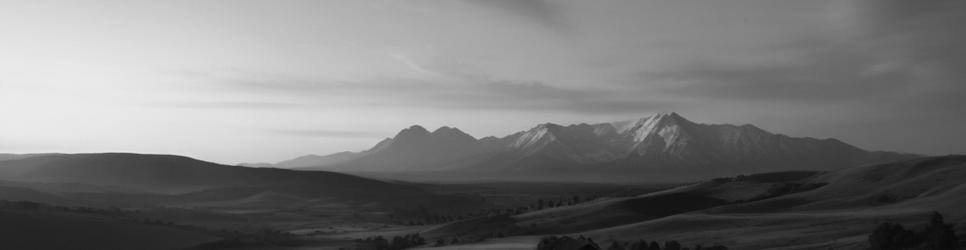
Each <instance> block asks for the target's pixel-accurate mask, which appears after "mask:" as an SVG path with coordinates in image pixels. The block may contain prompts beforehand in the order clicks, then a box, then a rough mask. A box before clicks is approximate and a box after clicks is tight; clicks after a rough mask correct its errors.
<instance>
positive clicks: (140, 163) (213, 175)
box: [0, 153, 466, 206]
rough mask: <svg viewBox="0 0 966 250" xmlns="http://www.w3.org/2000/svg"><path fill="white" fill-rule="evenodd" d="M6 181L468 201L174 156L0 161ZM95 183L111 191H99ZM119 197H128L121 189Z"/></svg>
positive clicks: (200, 193) (178, 192)
mask: <svg viewBox="0 0 966 250" xmlns="http://www.w3.org/2000/svg"><path fill="white" fill-rule="evenodd" d="M0 180H7V181H10V182H8V183H7V184H10V185H9V186H13V187H11V188H14V187H16V188H23V187H27V188H31V189H34V190H37V189H43V188H44V187H48V188H49V187H50V186H51V184H59V185H74V186H75V187H82V186H85V185H86V186H87V187H86V189H77V190H75V192H83V193H95V194H98V193H100V194H103V193H125V192H127V193H132V192H133V193H138V194H137V195H133V194H132V195H129V196H138V195H141V196H143V194H145V193H147V194H156V195H164V196H171V197H167V198H165V199H168V200H171V199H174V200H190V201H197V200H199V199H201V198H199V197H204V198H205V199H208V200H231V199H245V198H247V197H250V196H257V195H259V194H261V193H265V192H278V193H284V194H288V195H296V196H298V197H303V198H305V199H308V200H317V199H321V198H325V199H335V200H330V202H335V201H336V200H338V201H343V202H353V203H358V204H383V205H406V206H416V205H419V204H423V205H427V206H429V205H434V206H435V205H441V204H455V205H459V204H463V202H466V201H465V200H462V199H460V198H458V197H450V196H443V195H436V194H432V193H429V192H426V191H424V190H422V189H419V188H418V187H416V186H414V185H409V184H403V183H388V182H383V181H377V180H372V179H366V178H362V177H357V176H352V175H347V174H340V173H333V172H325V171H309V172H306V171H295V170H288V169H274V168H248V167H240V166H227V165H220V164H215V163H211V162H205V161H199V160H195V159H191V158H188V157H182V156H173V155H144V154H128V153H104V154H59V155H46V156H37V157H30V158H24V159H18V160H7V161H0ZM24 183H46V185H40V184H29V185H28V184H24ZM38 185H40V186H38ZM94 186H96V187H101V188H103V189H104V190H108V191H105V192H100V191H96V190H93V189H92V188H93V187H94ZM11 190H21V189H11ZM120 190H123V191H120ZM48 191H49V190H48ZM65 192H66V193H74V192H70V191H69V190H61V191H54V192H47V193H53V194H57V193H65ZM17 194H24V192H17ZM172 195H174V196H172ZM89 196H91V195H89ZM113 196H115V197H122V198H124V196H123V194H114V195H113ZM2 198H3V197H0V199H2ZM45 199H47V198H45ZM124 199H127V198H124ZM131 199H133V197H132V198H131Z"/></svg>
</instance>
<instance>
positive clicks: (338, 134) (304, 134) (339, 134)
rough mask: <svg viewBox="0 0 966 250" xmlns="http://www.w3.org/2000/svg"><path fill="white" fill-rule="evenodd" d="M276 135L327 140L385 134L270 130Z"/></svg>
mask: <svg viewBox="0 0 966 250" xmlns="http://www.w3.org/2000/svg"><path fill="white" fill-rule="evenodd" d="M268 131H269V132H271V133H274V134H280V135H287V136H296V137H327V138H382V137H385V136H386V135H385V134H384V133H379V132H372V131H343V130H321V129H313V130H305V129H274V130H268Z"/></svg>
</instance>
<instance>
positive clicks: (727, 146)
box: [315, 112, 910, 174]
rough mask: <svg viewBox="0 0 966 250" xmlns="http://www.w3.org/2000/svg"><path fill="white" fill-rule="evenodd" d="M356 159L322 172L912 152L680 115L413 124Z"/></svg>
mask: <svg viewBox="0 0 966 250" xmlns="http://www.w3.org/2000/svg"><path fill="white" fill-rule="evenodd" d="M356 154H357V155H356V156H357V158H355V159H351V160H347V161H344V162H341V163H337V164H329V165H315V166H318V167H317V169H331V170H340V171H363V172H406V171H458V170H460V171H474V172H494V171H496V172H546V171H554V172H558V173H563V172H566V173H573V174H579V173H587V172H594V173H602V172H615V173H628V172H634V173H637V172H641V173H648V172H655V171H661V172H664V173H673V172H676V171H679V172H682V174H687V173H695V171H699V173H703V174H704V173H706V174H740V173H750V172H760V171H778V170H791V169H801V170H831V169H838V168H843V167H851V166H859V165H864V164H872V163H881V162H886V161H892V160H897V159H903V158H908V157H910V156H909V155H903V154H897V153H887V152H869V151H865V150H862V149H860V148H857V147H854V146H851V145H849V144H846V143H844V142H842V141H839V140H836V139H814V138H807V137H803V138H796V137H789V136H786V135H781V134H773V133H770V132H768V131H765V130H763V129H760V128H758V127H755V126H753V125H740V126H738V125H728V124H701V123H695V122H692V121H689V120H687V119H685V118H684V117H682V116H680V115H679V114H677V113H673V112H669V113H659V114H657V115H654V116H650V117H645V118H641V119H639V120H633V121H621V122H611V123H599V124H574V125H568V126H562V125H557V124H552V123H545V124H540V125H537V126H536V127H533V128H531V129H529V130H526V131H521V132H517V133H514V134H511V135H508V136H505V137H500V138H497V137H486V138H482V139H475V138H473V137H472V136H470V135H467V134H466V133H463V132H462V131H460V130H459V129H456V128H449V127H442V128H439V129H437V130H436V131H433V132H429V131H427V130H426V129H424V128H422V127H420V126H412V127H410V128H407V129H404V130H402V131H400V132H399V134H397V135H396V136H395V137H393V138H389V139H386V140H383V141H382V142H380V143H379V144H377V145H376V146H375V147H373V148H372V149H370V150H367V151H364V152H360V153H356Z"/></svg>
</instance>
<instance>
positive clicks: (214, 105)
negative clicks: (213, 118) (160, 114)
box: [156, 101, 302, 109]
mask: <svg viewBox="0 0 966 250" xmlns="http://www.w3.org/2000/svg"><path fill="white" fill-rule="evenodd" d="M156 105H157V106H166V107H177V108H188V109H286V108H293V107H299V106H302V105H299V104H296V103H289V102H257V101H203V102H180V103H160V104H156Z"/></svg>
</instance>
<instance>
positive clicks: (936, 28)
mask: <svg viewBox="0 0 966 250" xmlns="http://www.w3.org/2000/svg"><path fill="white" fill-rule="evenodd" d="M964 23H966V1H962V0H932V1H907V0H807V1H804V0H803V1H773V0H728V1H616V0H615V1H543V0H446V1H444V0H433V1H430V0H411V1H401V0H398V1H396V0H373V1H349V0H346V1H324V0H320V1H290V0H262V1H250V0H231V1H229V0H223V1H214V0H201V1H199V0H190V1H189V0H172V1H138V0H123V1H122V0H118V1H94V0H86V1H47V0H29V1H27V0H24V1H17V0H0V116H2V117H3V119H2V120H0V152H6V153H30V152H66V153H79V152H138V153H159V154H179V155H186V156H191V157H196V158H200V159H204V160H209V161H215V162H221V163H238V162H275V161H280V160H285V159H289V158H294V157H296V156H300V155H305V154H320V155H321V154H328V153H334V152H339V151H346V150H351V151H357V150H364V149H367V148H369V147H371V146H372V145H374V144H375V143H376V142H378V141H379V140H380V139H382V138H385V137H391V136H393V135H395V133H397V132H398V131H399V130H400V129H402V128H406V127H409V126H410V125H413V124H420V125H423V126H425V127H427V128H429V129H431V130H432V129H435V128H436V127H439V126H454V127H458V128H460V129H462V130H463V131H465V132H467V133H469V134H471V135H473V136H476V137H484V136H491V135H496V136H503V135H507V134H510V133H513V132H516V131H520V130H526V129H528V128H530V127H532V126H534V125H536V124H539V123H545V122H554V123H560V124H572V123H580V122H587V123H593V122H606V121H617V120H629V119H637V118H641V117H645V116H649V115H651V114H653V113H656V112H661V111H674V112H677V113H679V114H681V115H682V116H684V117H686V118H688V119H690V120H692V121H696V122H702V123H732V124H754V125H757V126H759V127H761V128H764V129H766V130H769V131H771V132H775V133H782V134H787V135H791V136H808V137H816V138H838V139H841V140H843V141H845V142H848V143H850V144H853V145H856V146H858V147H862V148H865V149H870V150H889V151H901V152H911V153H920V154H950V153H966V109H964V107H966V80H964V79H966V48H964V46H963V44H966V31H963V29H962V25H963V24H964Z"/></svg>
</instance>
